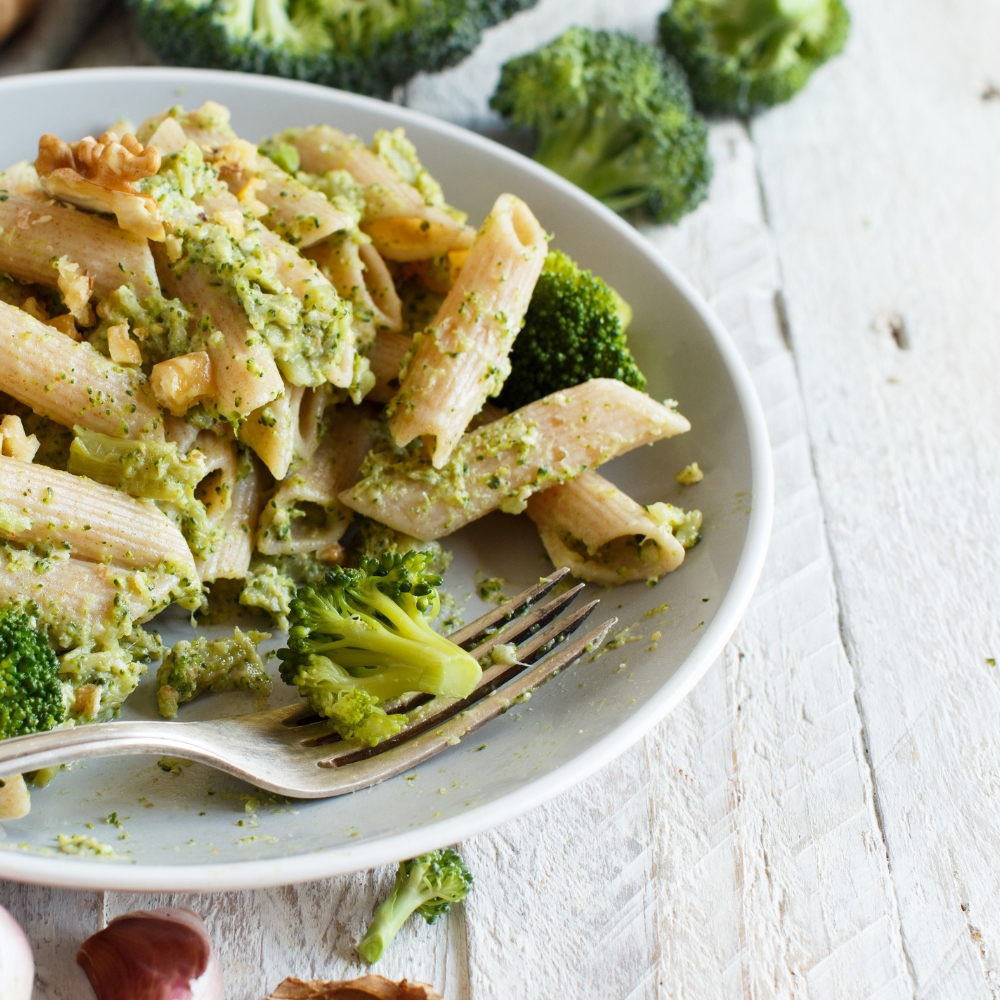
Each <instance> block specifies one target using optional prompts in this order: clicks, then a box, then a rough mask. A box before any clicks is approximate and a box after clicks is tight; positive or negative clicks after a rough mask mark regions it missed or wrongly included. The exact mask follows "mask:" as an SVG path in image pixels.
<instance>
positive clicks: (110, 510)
mask: <svg viewBox="0 0 1000 1000" xmlns="http://www.w3.org/2000/svg"><path fill="white" fill-rule="evenodd" d="M0 510H2V512H3V519H2V520H3V524H4V530H3V532H2V534H4V535H6V536H7V538H9V539H12V540H13V541H16V542H17V543H19V544H23V545H43V546H47V547H48V546H51V547H52V548H53V549H54V550H55V551H57V552H58V551H67V552H69V553H70V554H71V555H72V556H74V557H76V558H78V559H84V560H87V561H89V562H99V563H109V564H113V565H116V566H121V567H125V568H129V569H144V568H148V567H152V566H159V565H164V566H167V567H174V568H176V569H177V570H178V571H179V572H181V573H182V574H183V575H185V576H187V577H188V578H190V579H197V574H196V573H195V567H194V558H193V557H192V555H191V550H190V549H189V548H188V545H187V542H186V541H185V540H184V536H183V535H182V534H181V533H180V531H179V530H178V529H177V527H176V526H175V525H174V523H173V522H172V521H171V520H170V519H169V518H168V517H167V516H166V515H165V514H163V513H162V512H161V511H160V510H159V509H158V508H157V507H156V506H155V504H152V503H149V502H147V501H142V500H136V499H134V498H132V497H130V496H129V495H128V494H127V493H123V492H122V491H121V490H117V489H115V488H114V487H111V486H105V485H104V484H103V483H96V482H94V481H93V480H92V479H86V478H84V477H83V476H74V475H73V474H72V473H70V472H61V471H60V470H58V469H50V468H48V467H47V466H44V465H32V464H29V463H27V462H18V461H17V460H16V459H12V458H4V457H2V456H0Z"/></svg>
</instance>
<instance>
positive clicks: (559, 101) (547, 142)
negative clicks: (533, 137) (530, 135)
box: [490, 28, 712, 222]
mask: <svg viewBox="0 0 1000 1000" xmlns="http://www.w3.org/2000/svg"><path fill="white" fill-rule="evenodd" d="M490 104H491V106H492V107H493V108H494V109H495V110H497V111H499V112H500V114H502V115H504V116H505V117H506V118H509V119H510V120H511V121H512V122H513V123H514V124H515V125H523V126H528V127H530V128H533V129H535V130H536V132H537V133H538V147H537V149H536V151H535V159H536V160H538V162H539V163H543V164H544V165H545V166H547V167H549V168H550V169H552V170H554V171H555V172H556V173H557V174H562V176H563V177H565V178H567V180H570V181H572V182H573V183H574V184H576V185H577V186H579V187H581V188H583V189H584V190H585V191H587V192H589V193H590V194H592V195H593V196H594V197H595V198H599V199H600V200H601V201H603V202H604V203H605V204H606V205H608V206H609V207H610V208H613V209H615V211H619V212H623V211H626V210H628V209H642V210H645V211H646V212H648V213H649V214H650V215H651V216H652V217H653V218H654V219H657V220H658V221H661V222H674V221H676V220H677V219H679V218H680V217H681V216H682V215H684V214H685V213H686V212H690V211H691V209H693V208H694V207H695V206H696V205H697V204H699V202H701V201H702V200H703V199H704V198H705V195H706V194H707V193H708V183H709V180H710V179H711V175H712V163H711V160H710V158H709V154H708V130H707V127H706V125H705V122H704V121H703V120H702V119H701V117H699V116H698V115H697V114H696V113H695V110H694V107H693V105H692V102H691V94H690V92H689V91H688V87H687V83H686V82H685V80H684V76H683V74H682V73H681V71H680V69H679V68H678V67H677V65H676V64H675V63H674V62H673V61H672V60H669V59H664V57H663V56H662V55H660V53H658V52H657V51H656V50H655V49H654V48H652V47H651V46H649V45H644V44H643V43H642V42H639V41H637V40H636V39H634V38H631V37H629V36H628V35H623V34H620V33H618V32H608V31H590V30H589V29H586V28H571V29H570V30H569V31H567V32H566V33H565V34H564V35H562V36H561V37H559V38H557V39H556V40H555V41H554V42H551V43H550V44H549V45H546V46H544V47H543V48H540V49H538V50H537V51H535V52H531V53H529V54H528V55H525V56H520V57H519V58H517V59H512V60H511V61H510V62H508V63H507V64H506V65H505V66H504V67H503V71H502V72H501V75H500V84H499V86H498V87H497V91H496V93H495V94H494V95H493V98H492V100H491V101H490Z"/></svg>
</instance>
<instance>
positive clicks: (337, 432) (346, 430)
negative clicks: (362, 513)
mask: <svg viewBox="0 0 1000 1000" xmlns="http://www.w3.org/2000/svg"><path fill="white" fill-rule="evenodd" d="M373 440H374V421H373V420H372V415H371V413H370V412H369V411H368V409H367V407H354V406H351V405H347V404H345V405H343V406H341V407H340V408H339V409H338V410H337V411H336V413H334V414H333V415H332V419H331V426H330V429H329V430H328V431H327V433H326V435H325V436H324V438H323V440H322V441H321V443H320V446H319V448H317V450H316V453H315V455H313V457H312V459H311V460H310V461H309V462H307V463H306V464H305V465H304V466H303V467H302V468H301V469H299V470H297V471H296V472H293V473H292V474H291V475H290V476H289V477H288V478H287V479H286V480H284V482H282V483H281V484H280V485H279V486H278V489H277V490H276V491H275V493H274V495H273V496H272V497H271V499H270V500H268V501H267V503H266V504H265V505H264V510H263V512H262V513H261V517H260V526H259V528H258V529H257V548H258V550H259V551H260V552H263V553H264V554H265V555H289V554H293V553H300V552H312V553H317V554H319V555H320V558H324V557H328V556H329V555H331V554H332V553H331V550H334V551H335V550H336V547H337V545H338V543H339V541H340V539H341V538H342V537H343V534H344V532H345V531H346V530H347V527H348V525H349V524H350V523H351V519H352V518H353V516H354V515H353V514H352V512H351V511H350V510H348V509H347V508H346V507H345V506H344V505H343V504H342V503H341V501H340V500H339V499H338V497H339V495H340V493H341V491H343V490H345V489H346V488H347V487H348V486H350V485H351V484H352V483H353V482H354V481H355V480H356V479H357V476H358V470H359V469H360V467H361V463H362V462H363V461H364V457H365V455H366V454H367V452H368V449H369V448H370V447H371V445H372V441H373Z"/></svg>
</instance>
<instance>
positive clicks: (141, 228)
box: [35, 132, 166, 242]
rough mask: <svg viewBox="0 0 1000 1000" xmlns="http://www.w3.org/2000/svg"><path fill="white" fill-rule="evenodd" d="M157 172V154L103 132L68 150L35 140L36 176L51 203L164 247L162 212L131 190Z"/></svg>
mask: <svg viewBox="0 0 1000 1000" xmlns="http://www.w3.org/2000/svg"><path fill="white" fill-rule="evenodd" d="M159 169H160V151H159V149H157V148H156V147H155V146H148V147H145V148H143V146H142V144H141V143H140V142H139V140H138V139H136V137H135V136H134V135H124V136H121V137H120V138H119V136H118V135H116V134H115V133H114V132H105V133H104V134H103V135H102V136H101V137H100V138H99V139H95V138H94V137H93V136H89V135H88V136H87V137H86V138H84V139H81V140H80V141H79V142H75V143H72V144H70V143H68V142H63V141H62V139H60V138H58V137H57V136H54V135H51V134H48V133H46V134H45V135H43V136H42V137H41V139H39V140H38V157H37V159H36V160H35V170H37V171H38V177H39V180H40V181H41V184H42V187H43V188H45V191H46V192H47V193H48V194H49V195H50V196H51V197H53V198H58V199H59V200H60V201H65V202H69V203H70V204H71V205H76V206H77V207H78V208H83V209H86V210H87V211H90V212H110V213H111V214H113V215H114V216H116V218H117V219H118V225H119V226H120V227H121V228H122V229H124V230H126V231H127V232H130V233H135V234H136V235H137V236H142V237H144V238H146V239H150V240H157V241H159V242H162V241H163V240H164V239H165V238H166V230H165V229H164V227H163V217H162V215H161V214H160V207H159V205H157V204H156V202H155V201H154V200H153V199H152V198H150V197H149V196H148V195H144V194H140V193H139V192H138V191H137V190H136V188H135V181H137V180H141V179H142V178H143V177H150V176H152V175H153V174H155V173H156V172H157V170H159Z"/></svg>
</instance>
